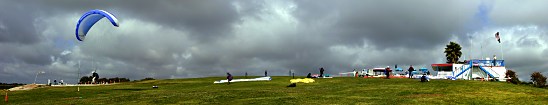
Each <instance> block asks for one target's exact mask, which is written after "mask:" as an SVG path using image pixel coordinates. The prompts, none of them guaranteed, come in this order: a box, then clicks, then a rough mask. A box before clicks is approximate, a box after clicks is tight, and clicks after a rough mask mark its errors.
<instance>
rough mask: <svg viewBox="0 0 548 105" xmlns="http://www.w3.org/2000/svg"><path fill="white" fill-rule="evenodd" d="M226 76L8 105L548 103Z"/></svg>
mask: <svg viewBox="0 0 548 105" xmlns="http://www.w3.org/2000/svg"><path fill="white" fill-rule="evenodd" d="M223 78H224V77H209V78H192V79H169V80H150V81H141V82H130V83H123V84H119V85H112V86H96V87H80V92H77V91H76V90H77V88H76V87H48V88H40V89H35V90H30V91H15V92H10V93H9V103H8V104H31V105H43V104H55V105H67V104H109V105H111V104H130V105H141V104H223V105H232V104H247V105H254V104H278V105H280V104H282V105H286V104H528V105H529V104H544V105H546V104H548V89H541V88H534V87H530V86H523V85H513V84H507V83H502V82H481V81H462V80H461V81H450V80H432V81H431V82H428V83H421V82H418V80H413V79H389V80H387V79H362V78H351V77H341V78H332V79H315V80H316V82H314V83H310V84H303V83H299V84H297V87H294V88H288V87H286V86H287V85H289V79H291V78H290V77H273V80H272V81H268V82H238V83H232V84H230V85H227V84H213V81H215V80H220V79H223ZM236 78H241V77H236ZM153 85H158V86H159V87H160V88H158V89H152V86H153ZM5 103H6V102H0V104H5Z"/></svg>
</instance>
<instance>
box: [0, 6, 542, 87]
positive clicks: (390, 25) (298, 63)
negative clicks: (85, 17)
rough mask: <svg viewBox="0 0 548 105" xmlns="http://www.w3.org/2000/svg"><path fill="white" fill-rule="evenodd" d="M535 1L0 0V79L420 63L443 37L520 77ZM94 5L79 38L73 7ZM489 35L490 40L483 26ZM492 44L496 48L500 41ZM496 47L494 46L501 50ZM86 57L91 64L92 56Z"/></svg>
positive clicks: (535, 39)
mask: <svg viewBox="0 0 548 105" xmlns="http://www.w3.org/2000/svg"><path fill="white" fill-rule="evenodd" d="M546 4H548V1H545V0H527V1H525V0H498V1H494V0H482V1H475V0H454V1H453V0H449V1H445V0H444V1H440V0H267V1H262V0H242V1H239V0H169V1H168V0H160V1H157V0H131V1H129V0H124V1H122V0H86V1H85V0H43V1H42V0H39V1H36V0H0V82H4V83H6V82H7V83H12V82H21V83H32V82H33V81H34V78H33V77H35V75H36V73H37V72H39V71H45V74H40V75H39V76H38V83H45V82H47V79H52V80H54V79H57V80H61V79H63V80H65V81H66V82H69V83H70V82H72V83H74V82H75V81H76V80H77V78H79V77H77V72H78V62H80V66H81V67H80V68H81V74H82V75H90V73H91V72H92V71H93V68H97V72H98V73H99V75H100V76H101V77H107V78H112V77H126V78H130V79H131V80H134V79H142V78H145V77H153V78H163V79H169V78H192V77H206V76H224V75H225V73H226V72H230V73H232V74H233V75H243V74H244V73H245V72H248V73H249V74H250V75H263V74H264V70H268V73H269V74H271V75H288V73H289V71H288V70H291V69H292V70H294V71H295V72H296V74H295V75H306V74H307V73H309V72H312V73H317V72H318V69H319V68H320V67H324V68H325V69H326V73H328V74H337V73H338V72H346V71H352V69H362V68H373V67H386V66H393V65H395V64H398V66H399V67H403V68H407V67H408V66H409V65H414V66H415V68H421V67H425V68H429V69H431V67H430V64H432V63H444V62H445V57H444V53H443V51H444V48H445V45H446V44H448V43H449V42H450V41H454V42H457V43H459V44H461V46H462V47H463V49H462V52H463V54H464V55H463V58H461V60H462V59H470V58H474V59H479V58H481V57H482V56H483V57H492V56H493V55H497V58H498V59H504V60H506V65H507V66H506V67H507V68H508V69H512V70H514V71H516V72H517V73H518V76H520V78H521V79H522V80H529V79H530V74H531V73H532V72H534V71H539V72H542V73H543V74H545V75H548V74H547V72H546V71H547V70H548V58H546V56H548V37H547V36H546V35H548V33H547V30H548V12H546V10H548V6H546ZM92 9H102V10H105V11H108V12H110V13H112V14H114V15H115V16H116V17H117V18H118V20H119V21H120V27H114V26H112V25H111V24H110V22H108V20H106V19H103V20H101V21H99V22H98V23H97V24H95V26H94V27H93V28H92V29H91V30H90V31H89V33H88V36H87V37H86V41H85V42H79V41H77V39H76V38H75V33H74V32H75V26H76V23H77V21H78V19H79V18H80V16H82V14H84V13H85V12H87V11H89V10H92ZM496 32H500V36H501V41H502V43H501V44H499V43H498V42H497V41H496V39H495V37H494V33H496ZM501 45H502V50H501ZM501 51H502V52H503V53H502V52H501ZM93 64H95V65H96V66H95V67H93V66H92V65H93Z"/></svg>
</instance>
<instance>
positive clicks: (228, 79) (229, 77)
mask: <svg viewBox="0 0 548 105" xmlns="http://www.w3.org/2000/svg"><path fill="white" fill-rule="evenodd" d="M226 75H227V76H226V79H227V81H228V84H230V81H232V75H231V74H230V73H228V72H227V73H226Z"/></svg>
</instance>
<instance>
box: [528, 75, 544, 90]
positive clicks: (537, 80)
mask: <svg viewBox="0 0 548 105" xmlns="http://www.w3.org/2000/svg"><path fill="white" fill-rule="evenodd" d="M531 81H533V85H535V86H536V87H544V86H546V77H544V76H543V75H542V74H540V72H533V74H531Z"/></svg>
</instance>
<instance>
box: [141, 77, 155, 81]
mask: <svg viewBox="0 0 548 105" xmlns="http://www.w3.org/2000/svg"><path fill="white" fill-rule="evenodd" d="M147 80H154V78H150V77H148V78H145V79H142V80H141V81H147Z"/></svg>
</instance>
